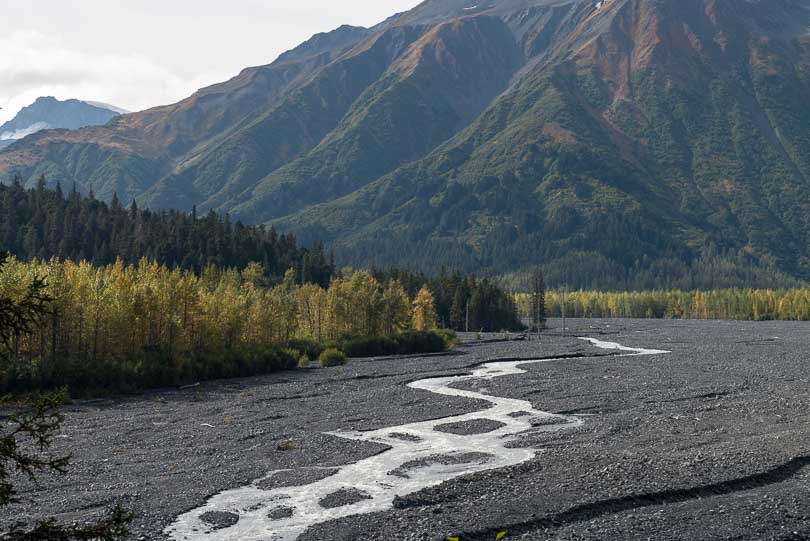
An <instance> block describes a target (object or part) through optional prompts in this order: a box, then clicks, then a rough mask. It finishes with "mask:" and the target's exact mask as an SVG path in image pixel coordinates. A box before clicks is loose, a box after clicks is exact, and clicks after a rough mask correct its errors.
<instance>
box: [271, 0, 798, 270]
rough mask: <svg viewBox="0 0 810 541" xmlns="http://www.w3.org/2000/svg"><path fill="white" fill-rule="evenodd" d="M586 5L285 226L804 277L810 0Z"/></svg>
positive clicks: (496, 261)
mask: <svg viewBox="0 0 810 541" xmlns="http://www.w3.org/2000/svg"><path fill="white" fill-rule="evenodd" d="M582 9H590V11H587V14H584V13H583V12H582V11H579V10H577V9H576V8H572V11H571V12H569V13H568V14H567V15H566V16H565V17H562V18H561V17H559V16H554V17H550V18H548V19H547V20H549V21H550V20H567V21H568V22H567V23H566V25H564V26H567V28H571V27H573V28H574V29H573V30H571V31H568V32H565V33H564V34H563V35H560V34H559V33H558V34H557V35H555V36H554V37H553V38H552V39H551V40H549V41H547V43H549V44H550V46H549V47H548V48H547V49H545V54H543V55H542V56H541V57H540V58H539V59H538V61H537V62H536V63H534V64H531V66H530V69H527V70H526V71H525V75H524V76H523V77H522V78H520V80H518V81H516V82H515V84H514V86H513V87H512V88H511V89H510V91H509V92H508V93H506V94H504V95H503V96H501V97H500V99H499V100H498V101H497V102H496V103H495V104H493V106H492V107H491V108H489V109H488V110H487V111H486V112H485V113H484V114H483V115H481V116H480V117H479V118H478V119H477V120H476V121H475V123H474V124H473V125H472V126H471V127H470V128H469V129H467V130H465V131H464V132H463V133H461V134H459V135H458V136H456V137H455V138H453V139H452V140H451V141H449V142H447V143H446V144H444V145H442V146H440V147H439V148H438V149H437V150H435V151H434V152H433V153H431V155H430V156H428V157H427V158H425V159H423V160H420V161H418V162H416V163H413V164H409V165H406V166H405V167H403V168H401V169H399V170H397V171H395V172H393V173H391V174H389V175H387V176H385V177H383V178H381V179H379V180H378V181H376V182H374V183H372V184H370V185H369V186H367V187H366V188H365V189H363V190H361V191H359V192H357V193H353V194H350V195H349V196H347V197H344V198H342V199H340V200H337V201H334V202H330V203H327V204H325V205H321V206H317V207H312V208H309V209H305V210H304V211H302V212H299V213H298V214H296V215H294V216H288V217H285V218H283V219H281V220H278V221H277V223H279V224H281V225H282V226H283V227H285V228H291V229H295V230H299V231H303V232H305V233H306V234H307V235H309V236H317V237H320V238H323V237H325V238H327V239H330V240H332V241H334V242H335V243H337V244H338V245H341V250H344V251H345V250H349V251H353V252H354V254H355V255H354V258H353V260H355V261H368V260H374V261H378V262H380V261H382V262H391V261H393V262H397V263H406V262H410V263H413V262H414V258H418V263H419V264H421V265H428V264H430V265H436V264H438V263H445V264H448V265H454V264H459V262H463V264H465V265H466V266H469V267H476V266H480V267H484V268H491V269H496V270H499V271H507V270H509V269H515V268H519V267H521V266H523V265H525V264H526V263H527V262H529V261H538V262H539V261H543V262H550V261H561V262H562V263H561V265H560V266H561V267H564V268H568V269H572V272H575V271H574V270H573V269H579V271H580V272H582V273H587V274H589V275H590V276H594V275H596V276H599V275H600V274H601V275H603V277H604V275H612V276H616V275H618V276H621V275H623V274H624V275H625V276H626V272H627V271H626V269H631V268H633V267H638V268H643V269H650V268H651V267H652V268H653V272H654V273H655V274H656V275H658V276H666V275H667V274H670V273H671V270H672V269H669V268H667V267H668V265H670V264H671V263H672V262H673V261H683V260H686V261H688V260H690V259H692V258H693V257H695V256H697V255H699V254H701V253H702V252H707V253H710V254H717V253H725V254H729V255H732V256H734V258H735V259H740V257H742V258H746V257H747V256H749V255H750V256H751V257H752V259H753V260H758V261H759V262H761V263H762V264H765V265H774V266H776V267H778V268H781V269H785V270H787V271H788V272H791V273H793V274H795V275H799V276H803V277H805V278H806V277H808V273H809V271H810V267H808V260H807V254H808V240H809V239H808V231H810V223H809V222H808V218H807V216H808V213H807V211H808V205H809V204H810V185H808V179H810V161H808V156H810V139H808V136H810V130H809V129H808V124H807V122H808V120H810V118H808V114H810V109H808V108H807V107H806V100H807V98H806V97H807V96H810V86H808V82H810V79H808V71H807V66H808V63H809V62H810V40H808V38H807V28H808V27H810V18H808V3H807V2H793V1H777V2H767V3H766V2H742V1H733V0H727V1H722V0H717V1H709V0H706V1H700V0H693V1H689V0H686V1H682V2H651V1H644V0H636V1H633V0H628V1H621V0H614V1H612V2H607V3H605V4H603V6H602V7H601V8H600V9H599V10H594V9H593V6H592V5H589V4H585V5H584V6H582ZM544 30H546V31H547V28H546V25H543V26H542V28H540V29H531V30H529V31H527V32H526V33H525V36H526V37H527V38H530V37H531V36H538V37H539V38H540V39H541V40H542V39H544V37H543V31H544ZM528 47H531V46H528ZM803 103H804V104H805V105H802V104H803ZM459 240H460V241H461V242H459ZM403 243H404V244H406V245H410V247H411V248H410V249H409V250H403V249H402V246H403ZM645 260H646V261H645ZM583 262H586V264H587V265H588V266H589V267H590V268H589V269H587V270H586V269H583ZM622 269H624V270H622ZM559 274H561V273H558V276H555V278H558V279H566V277H565V276H562V275H559ZM567 280H568V281H572V282H574V283H580V284H581V283H582V282H578V278H577V277H576V276H569V277H567ZM596 282H598V280H596ZM658 283H660V282H658Z"/></svg>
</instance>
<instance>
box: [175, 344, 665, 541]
mask: <svg viewBox="0 0 810 541" xmlns="http://www.w3.org/2000/svg"><path fill="white" fill-rule="evenodd" d="M583 340H587V341H588V342H590V343H591V344H593V345H594V346H596V347H599V348H602V349H611V350H618V351H623V352H627V353H626V354H625V355H623V356H632V355H659V354H663V353H669V352H668V351H662V350H653V349H641V348H629V347H625V346H622V345H620V344H617V343H613V342H603V341H600V340H596V339H593V338H583ZM559 360H561V359H546V360H538V361H517V362H493V363H487V364H484V365H482V366H481V368H479V369H477V370H475V371H474V372H473V373H472V374H470V375H468V376H457V377H446V378H432V379H424V380H421V381H415V382H413V383H410V384H409V385H408V386H409V387H412V388H414V389H421V390H424V391H429V392H431V393H435V394H441V395H447V396H461V397H466V398H472V399H477V400H484V401H486V402H489V403H490V404H491V406H490V407H489V408H488V409H485V410H482V411H478V412H474V413H469V414H465V415H456V416H453V417H446V418H444V419H439V420H434V421H425V422H419V423H410V424H404V425H399V426H393V427H389V428H384V429H382V430H375V431H370V432H334V433H331V434H333V435H335V436H338V437H341V438H347V439H352V440H359V441H368V442H375V443H383V444H385V445H388V446H390V447H391V449H390V450H388V451H385V452H383V453H381V454H379V455H376V456H373V457H370V458H366V459H363V460H360V461H358V462H355V463H353V464H349V465H347V466H343V467H342V468H340V469H339V471H338V472H337V473H335V474H334V475H332V476H330V477H327V478H325V479H323V480H320V481H316V482H313V483H310V484H307V485H304V486H299V487H286V488H275V489H272V490H263V489H261V488H259V487H258V484H259V483H260V482H261V481H262V480H266V479H269V478H270V477H272V476H273V475H275V474H277V473H283V472H286V471H287V470H282V471H279V472H271V473H270V474H269V475H268V476H267V477H264V478H263V479H260V480H258V481H256V482H255V483H254V484H252V485H250V486H247V487H243V488H238V489H234V490H229V491H226V492H223V493H221V494H218V495H216V496H214V497H213V498H211V499H210V500H209V501H208V502H207V503H206V504H205V505H204V506H203V507H200V508H198V509H195V510H193V511H190V512H188V513H186V514H184V515H181V516H180V517H178V518H177V520H176V521H175V523H174V524H172V525H171V526H169V527H168V528H167V529H166V530H165V532H166V533H167V534H168V535H169V536H170V537H171V538H172V539H175V540H197V539H205V540H212V541H238V540H239V541H259V540H263V541H267V540H270V539H272V540H276V541H294V540H295V539H297V538H298V536H299V535H301V534H302V533H303V532H304V531H305V530H306V529H307V528H309V527H310V526H313V525H315V524H319V523H322V522H326V521H328V520H332V519H338V518H342V517H347V516H352V515H359V514H365V513H373V512H377V511H384V510H386V509H390V508H391V507H392V504H393V500H394V497H395V496H405V495H408V494H412V493H414V492H417V491H419V490H422V489H424V488H427V487H430V486H434V485H438V484H440V483H443V482H445V481H448V480H450V479H453V478H455V477H458V476H461V475H466V474H469V473H474V472H480V471H485V470H492V469H496V468H503V467H507V466H514V465H517V464H520V463H523V462H526V461H528V460H530V459H532V458H534V456H535V455H536V453H537V452H538V451H537V450H535V449H518V448H509V447H507V444H509V443H510V442H512V441H514V440H515V439H516V438H517V436H518V435H519V434H521V433H524V432H526V431H530V430H531V431H554V430H563V429H569V428H574V427H577V426H579V425H581V424H582V420H581V419H580V418H578V417H576V416H562V415H555V414H552V413H548V412H545V411H539V410H535V409H533V408H532V405H531V403H530V402H528V401H525V400H516V399H512V398H501V397H497V396H490V395H487V394H482V393H478V392H473V391H464V390H460V389H454V388H452V387H451V386H452V385H454V384H457V383H460V382H463V381H468V380H479V381H487V380H492V379H494V378H497V377H501V376H508V375H516V374H523V373H525V370H522V369H520V368H519V366H522V365H529V364H536V363H544V362H552V361H559ZM569 362H575V361H572V360H569ZM513 414H517V415H518V416H512V415H513ZM471 420H488V421H497V422H500V423H503V426H501V427H500V428H498V429H497V430H494V431H492V432H487V433H485V434H474V435H466V436H464V435H457V434H449V433H446V432H440V431H436V430H434V428H435V427H436V426H438V425H444V424H447V423H458V422H464V421H471ZM538 425H540V426H538ZM392 434H395V435H401V434H405V435H408V436H411V437H412V439H414V440H416V439H417V438H418V441H406V440H403V439H401V438H397V437H395V436H392ZM468 453H477V454H478V455H477V456H475V457H466V458H468V459H470V458H471V459H473V461H472V462H468V463H463V464H462V463H456V464H452V465H447V464H444V465H443V464H441V463H437V462H436V461H435V460H434V461H432V462H431V460H429V459H430V457H435V456H437V455H444V456H446V457H453V456H455V457H456V462H459V461H463V460H461V459H460V458H459V457H460V456H461V455H465V454H468ZM481 453H485V454H487V455H490V456H489V457H488V458H486V457H482V456H481ZM426 459H428V460H426ZM414 461H417V462H421V464H419V465H413V464H412V463H413V462H414ZM445 462H452V460H446V461H445ZM406 464H407V465H408V467H406V469H405V472H406V475H404V476H403V475H401V474H400V475H394V474H392V473H391V472H393V471H395V470H397V469H398V468H401V467H402V466H403V465H406ZM401 472H402V470H400V473H401ZM341 489H357V490H360V491H363V492H365V493H366V494H367V496H368V499H365V500H362V501H360V502H357V503H354V504H352V505H345V506H342V507H337V508H333V509H324V508H323V507H322V506H321V505H320V504H319V500H320V499H321V498H323V497H324V496H326V495H328V494H331V493H333V492H335V491H338V490H341ZM280 507H282V508H293V509H294V512H293V514H292V516H290V517H288V518H282V519H279V520H273V519H271V518H269V517H268V513H270V512H271V511H273V510H274V509H278V508H280ZM210 511H223V512H228V513H234V514H236V515H239V521H238V522H237V523H236V524H235V525H233V526H230V527H228V528H223V529H220V530H214V531H212V530H211V528H210V527H209V526H208V525H206V524H205V523H204V522H203V521H202V520H201V519H200V516H201V515H202V514H204V513H206V512H210Z"/></svg>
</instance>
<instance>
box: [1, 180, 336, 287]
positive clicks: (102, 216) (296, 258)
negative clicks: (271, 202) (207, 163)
mask: <svg viewBox="0 0 810 541" xmlns="http://www.w3.org/2000/svg"><path fill="white" fill-rule="evenodd" d="M0 248H2V249H3V250H7V251H9V252H11V253H12V254H14V255H16V256H17V257H18V258H20V259H24V260H26V259H31V258H34V257H37V258H39V259H44V260H48V259H50V258H52V257H58V258H62V259H71V260H73V261H82V260H87V261H89V262H91V263H94V264H96V265H109V264H112V263H115V261H116V259H118V258H120V259H122V260H123V261H124V262H125V263H138V261H139V260H140V259H141V258H147V259H150V260H154V261H158V262H160V263H161V264H163V265H166V266H168V267H169V268H173V267H180V268H182V269H189V270H194V271H196V272H201V271H202V270H203V269H204V268H205V267H207V266H208V265H214V266H217V267H235V268H239V269H242V268H245V267H246V266H247V265H248V264H249V263H258V264H261V265H262V268H263V269H264V271H265V273H266V277H267V278H270V279H273V280H275V281H276V282H278V281H280V280H281V278H282V277H283V276H284V273H285V272H287V270H289V269H294V270H295V275H294V276H295V279H296V280H297V281H298V282H301V283H304V282H314V283H317V284H321V285H324V286H325V285H327V284H328V283H329V280H330V278H331V277H332V275H333V274H334V267H333V265H332V264H331V263H330V262H329V261H328V259H327V257H326V256H325V254H324V251H323V247H322V245H321V244H318V243H315V244H314V246H313V247H312V248H311V249H305V248H301V247H299V246H298V244H297V243H296V239H295V237H294V236H293V235H281V234H278V233H277V232H276V231H275V230H274V229H273V228H269V229H265V228H263V227H246V226H244V225H242V224H241V223H238V222H237V223H231V221H230V220H229V218H228V217H227V216H224V217H223V216H220V215H218V214H215V213H213V212H209V213H208V214H207V215H206V216H203V217H199V216H197V215H196V213H194V212H192V213H190V214H186V213H183V212H179V211H173V210H163V211H156V212H153V211H150V210H140V209H138V208H137V204H135V203H133V204H132V205H131V207H130V208H129V209H125V208H123V207H122V206H121V204H120V203H119V202H118V199H117V197H114V198H113V200H112V202H111V203H110V204H107V203H104V202H101V201H98V200H96V199H95V198H94V197H93V196H92V195H91V196H90V197H83V196H81V195H80V194H79V193H78V192H77V191H75V188H74V189H72V190H71V191H70V192H69V193H67V194H65V193H63V192H62V189H61V186H57V188H56V190H49V189H46V188H45V179H44V177H43V178H40V180H39V182H38V186H37V187H36V188H34V189H30V190H26V189H24V188H23V186H22V185H21V183H20V182H19V181H15V182H14V183H13V184H12V185H11V186H0Z"/></svg>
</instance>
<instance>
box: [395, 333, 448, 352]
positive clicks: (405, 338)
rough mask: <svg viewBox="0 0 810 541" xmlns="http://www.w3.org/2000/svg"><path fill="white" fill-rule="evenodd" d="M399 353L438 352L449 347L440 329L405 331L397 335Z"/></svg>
mask: <svg viewBox="0 0 810 541" xmlns="http://www.w3.org/2000/svg"><path fill="white" fill-rule="evenodd" d="M396 340H397V342H398V343H399V351H398V353H400V354H403V355H408V354H414V353H438V352H440V351H444V350H446V349H447V344H446V343H445V340H444V337H443V336H442V335H441V334H439V332H438V331H405V332H403V333H401V334H399V335H397V336H396Z"/></svg>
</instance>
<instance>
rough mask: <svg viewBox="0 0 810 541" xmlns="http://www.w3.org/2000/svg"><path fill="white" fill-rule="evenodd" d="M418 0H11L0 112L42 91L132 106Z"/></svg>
mask: <svg viewBox="0 0 810 541" xmlns="http://www.w3.org/2000/svg"><path fill="white" fill-rule="evenodd" d="M418 3H419V0H22V1H12V0H3V1H2V2H0V107H3V110H1V111H0V120H8V119H9V118H10V117H12V116H13V115H14V114H15V113H16V112H17V111H18V110H19V109H20V108H21V107H22V106H24V105H28V104H30V103H31V102H33V101H34V100H35V99H36V98H37V97H39V96H56V97H57V98H59V99H67V98H78V99H83V100H89V101H102V102H107V103H110V104H113V105H116V106H119V107H123V108H125V109H128V110H132V111H135V110H140V109H145V108H147V107H151V106H154V105H161V104H166V103H173V102H175V101H178V100H180V99H182V98H184V97H186V96H188V95H190V94H191V93H193V92H194V91H195V90H197V89H198V88H200V87H202V86H206V85H209V84H212V83H216V82H219V81H223V80H226V79H228V78H230V77H232V76H234V75H236V74H237V73H238V72H239V71H240V70H241V69H242V68H245V67H248V66H257V65H262V64H268V63H270V62H271V61H272V60H274V59H275V58H276V57H277V56H278V55H279V54H281V53H282V52H284V51H286V50H288V49H290V48H292V47H294V46H296V45H298V44H299V43H301V42H302V41H304V40H306V39H307V38H309V37H310V36H312V35H313V34H315V33H317V32H324V31H328V30H332V29H334V28H336V27H338V26H340V25H341V24H352V25H357V26H371V25H373V24H376V23H378V22H380V21H382V20H384V19H385V18H387V17H389V16H390V15H393V14H394V13H397V12H400V11H404V10H406V9H409V8H411V7H413V6H415V5H417V4H418Z"/></svg>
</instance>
